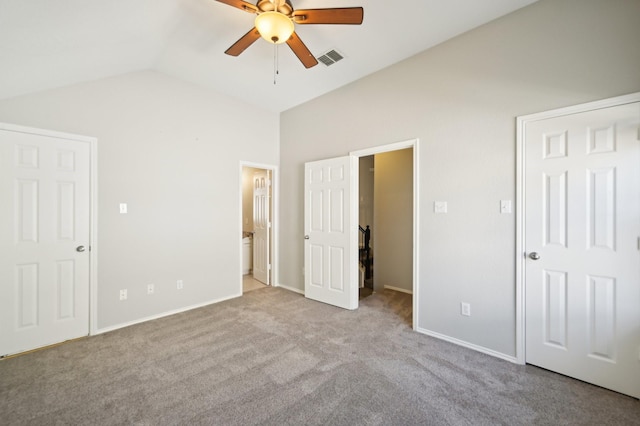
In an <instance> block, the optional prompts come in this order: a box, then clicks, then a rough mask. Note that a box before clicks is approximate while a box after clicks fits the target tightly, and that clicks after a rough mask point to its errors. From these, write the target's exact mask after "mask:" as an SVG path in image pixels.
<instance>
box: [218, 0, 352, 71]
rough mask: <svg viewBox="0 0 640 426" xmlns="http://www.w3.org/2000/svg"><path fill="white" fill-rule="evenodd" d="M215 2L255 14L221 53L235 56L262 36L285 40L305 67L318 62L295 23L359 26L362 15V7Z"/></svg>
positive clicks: (283, 0)
mask: <svg viewBox="0 0 640 426" xmlns="http://www.w3.org/2000/svg"><path fill="white" fill-rule="evenodd" d="M216 1H219V2H220V3H224V4H228V5H229V6H233V7H236V8H238V9H240V10H244V11H245V12H249V13H254V14H256V15H258V16H257V17H256V21H255V26H254V27H253V28H252V29H251V30H250V31H249V32H248V33H246V34H245V35H243V36H242V37H240V39H239V40H238V41H236V42H235V43H234V44H233V45H232V46H231V47H230V48H228V49H227V50H226V51H225V52H224V53H226V54H227V55H231V56H238V55H240V54H241V53H242V52H244V51H245V49H246V48H248V47H249V46H251V45H252V44H253V43H254V42H255V41H256V40H257V39H259V38H260V37H261V36H262V38H264V39H265V40H267V41H268V42H269V43H273V44H280V43H287V45H288V46H289V47H290V48H291V50H293V53H295V54H296V56H297V57H298V59H300V62H302V64H303V65H304V66H305V68H311V67H313V66H314V65H317V64H318V61H317V60H316V58H315V57H314V56H313V55H312V54H311V52H310V51H309V49H308V48H307V46H305V44H304V43H303V42H302V40H300V37H298V35H297V34H296V32H295V29H294V23H296V24H301V25H306V24H350V25H360V24H362V18H363V14H364V10H363V8H361V7H338V8H330V9H298V10H295V9H294V8H293V6H292V5H291V2H290V1H289V0H258V2H257V3H256V4H255V5H254V4H251V3H247V2H246V1H243V0H216Z"/></svg>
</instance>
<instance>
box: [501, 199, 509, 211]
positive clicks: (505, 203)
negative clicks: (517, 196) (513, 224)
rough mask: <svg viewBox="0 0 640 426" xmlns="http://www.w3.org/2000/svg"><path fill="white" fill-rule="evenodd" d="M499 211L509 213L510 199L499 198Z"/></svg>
mask: <svg viewBox="0 0 640 426" xmlns="http://www.w3.org/2000/svg"><path fill="white" fill-rule="evenodd" d="M500 213H511V200H500Z"/></svg>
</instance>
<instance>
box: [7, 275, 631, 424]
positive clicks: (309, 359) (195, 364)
mask: <svg viewBox="0 0 640 426" xmlns="http://www.w3.org/2000/svg"><path fill="white" fill-rule="evenodd" d="M407 301H409V303H408V302H407ZM410 318H411V310H410V296H408V295H404V294H402V293H396V292H393V291H389V290H385V291H384V292H382V293H376V294H374V295H372V296H370V297H367V298H365V299H363V300H362V301H361V307H360V309H358V310H357V311H345V310H341V309H338V308H334V307H332V306H328V305H324V304H321V303H317V302H313V301H310V300H307V299H305V298H304V297H302V296H300V295H298V294H295V293H292V292H288V291H285V290H282V289H279V288H270V287H268V288H264V289H261V290H255V291H251V292H249V293H247V294H245V295H244V296H243V297H241V298H237V299H234V300H229V301H226V302H223V303H219V304H216V305H211V306H208V307H205V308H201V309H197V310H193V311H190V312H185V313H182V314H177V315H173V316H171V317H167V318H163V319H159V320H155V321H151V322H147V323H144V324H140V325H136V326H131V327H128V328H125V329H121V330H117V331H114V332H111V333H107V334H104V335H99V336H95V337H90V338H87V339H83V340H79V341H74V342H71V343H68V344H65V345H62V346H58V347H55V348H51V349H47V350H43V351H39V352H35V353H31V354H28V355H24V356H20V357H17V358H11V359H6V360H3V361H0V424H2V425H54V424H60V425H493V424H504V425H531V424H540V425H574V424H575V425H578V424H579V425H588V424H593V425H605V424H611V425H634V424H635V425H638V424H640V403H639V402H638V401H637V400H635V399H632V398H629V397H625V396H622V395H619V394H616V393H614V392H610V391H607V390H604V389H601V388H598V387H595V386H591V385H588V384H585V383H582V382H579V381H576V380H572V379H569V378H566V377H563V376H560V375H557V374H554V373H551V372H548V371H545V370H541V369H538V368H535V367H531V366H519V365H514V364H511V363H509V362H506V361H502V360H500V359H496V358H493V357H490V356H486V355H483V354H480V353H477V352H474V351H471V350H467V349H464V348H461V347H459V346H456V345H452V344H449V343H446V342H443V341H440V340H437V339H433V338H429V337H427V336H424V335H421V334H419V333H415V332H413V331H412V330H411V328H410Z"/></svg>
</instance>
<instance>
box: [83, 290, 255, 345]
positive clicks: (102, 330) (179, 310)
mask: <svg viewBox="0 0 640 426" xmlns="http://www.w3.org/2000/svg"><path fill="white" fill-rule="evenodd" d="M240 296H242V293H240V294H234V295H231V296H229V297H223V298H220V299H216V300H210V301H208V302H204V303H198V304H197V305H191V306H186V307H184V308H179V309H174V310H172V311H167V312H162V313H160V314H157V315H151V316H149V317H144V318H140V319H137V320H134V321H129V322H125V323H122V324H118V325H112V326H110V327H105V328H99V329H97V330H94V331H93V332H92V333H91V335H92V336H95V335H98V334H102V333H108V332H110V331H114V330H118V329H121V328H125V327H129V326H131V325H136V324H140V323H143V322H147V321H151V320H155V319H158V318H164V317H168V316H170V315H175V314H179V313H181V312H186V311H190V310H192V309H198V308H202V307H205V306H209V305H213V304H214V303H220V302H224V301H225V300H229V299H235V298H236V297H240Z"/></svg>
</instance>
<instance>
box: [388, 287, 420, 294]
mask: <svg viewBox="0 0 640 426" xmlns="http://www.w3.org/2000/svg"><path fill="white" fill-rule="evenodd" d="M384 288H385V289H386V290H393V291H399V292H400V293H407V294H413V291H411V290H407V289H405V288H400V287H394V286H391V285H385V286H384Z"/></svg>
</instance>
